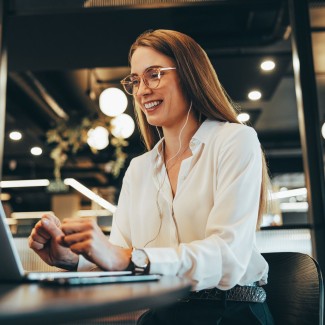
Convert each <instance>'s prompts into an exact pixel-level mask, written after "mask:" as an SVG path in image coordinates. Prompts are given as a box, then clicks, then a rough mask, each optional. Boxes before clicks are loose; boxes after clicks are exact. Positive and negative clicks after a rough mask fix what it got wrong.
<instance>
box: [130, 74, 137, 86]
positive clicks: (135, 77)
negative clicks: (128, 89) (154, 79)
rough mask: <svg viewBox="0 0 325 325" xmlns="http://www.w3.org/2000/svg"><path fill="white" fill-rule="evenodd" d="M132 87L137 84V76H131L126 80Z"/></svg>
mask: <svg viewBox="0 0 325 325" xmlns="http://www.w3.org/2000/svg"><path fill="white" fill-rule="evenodd" d="M128 81H129V83H131V84H132V85H133V86H137V85H138V84H139V77H138V76H131V77H130V79H129V80H128Z"/></svg>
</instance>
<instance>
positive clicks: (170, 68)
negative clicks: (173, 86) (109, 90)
mask: <svg viewBox="0 0 325 325" xmlns="http://www.w3.org/2000/svg"><path fill="white" fill-rule="evenodd" d="M151 69H156V70H158V84H157V86H156V87H149V85H148V82H147V79H146V78H144V75H145V74H146V72H147V71H148V70H151ZM168 70H176V67H166V68H163V67H149V68H147V69H146V70H144V72H143V74H142V75H140V76H137V75H132V74H129V75H128V76H126V77H125V78H124V79H122V80H121V81H120V83H121V84H122V85H123V88H124V90H125V92H126V93H127V94H129V95H131V96H133V95H136V94H137V93H138V91H139V87H140V82H141V80H142V81H143V83H144V84H145V85H146V86H147V87H148V88H149V89H157V88H158V87H159V84H160V80H161V74H160V73H161V71H168ZM131 77H134V78H135V79H137V80H139V86H138V89H137V91H136V92H135V93H130V92H129V91H128V90H127V88H126V85H128V84H130V82H129V81H126V79H127V78H131Z"/></svg>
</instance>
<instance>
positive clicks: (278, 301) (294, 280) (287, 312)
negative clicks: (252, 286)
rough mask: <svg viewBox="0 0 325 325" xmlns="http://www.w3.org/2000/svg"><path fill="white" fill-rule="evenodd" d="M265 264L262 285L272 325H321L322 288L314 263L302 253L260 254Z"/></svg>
mask: <svg viewBox="0 0 325 325" xmlns="http://www.w3.org/2000/svg"><path fill="white" fill-rule="evenodd" d="M262 255H263V256H264V258H265V259H266V261H267V262H268V263H269V267H270V270H269V278H268V284H267V285H266V286H264V288H265V290H266V293H267V302H268V306H269V308H270V310H271V313H272V315H273V318H274V321H275V324H280V325H282V324H286V325H289V324H293V325H300V324H306V325H307V324H310V325H316V324H320V325H322V324H323V317H324V315H323V314H324V310H323V308H324V289H323V279H322V274H321V270H320V268H319V265H318V263H317V262H316V261H315V260H314V259H313V258H312V257H310V256H309V255H307V254H303V253H293V252H281V253H263V254H262Z"/></svg>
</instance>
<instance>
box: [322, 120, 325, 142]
mask: <svg viewBox="0 0 325 325" xmlns="http://www.w3.org/2000/svg"><path fill="white" fill-rule="evenodd" d="M322 136H323V138H324V139H325V122H324V123H323V126H322Z"/></svg>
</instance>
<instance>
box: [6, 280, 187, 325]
mask: <svg viewBox="0 0 325 325" xmlns="http://www.w3.org/2000/svg"><path fill="white" fill-rule="evenodd" d="M190 289H191V283H190V281H189V280H186V279H180V278H178V277H176V276H173V277H162V279H161V280H160V281H157V282H139V283H123V284H101V285H93V286H79V287H50V286H43V285H40V284H35V283H32V284H3V283H2V284H0V324H15V325H18V324H24V325H26V324H34V325H36V324H43V325H44V324H58V323H62V322H68V321H71V320H78V319H85V318H96V317H103V316H110V315H115V314H120V313H125V312H129V311H134V310H137V309H144V308H152V307H157V306H163V305H166V304H169V303H172V302H174V301H176V300H177V299H178V298H181V297H184V296H186V295H187V293H188V292H189V290H190Z"/></svg>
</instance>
